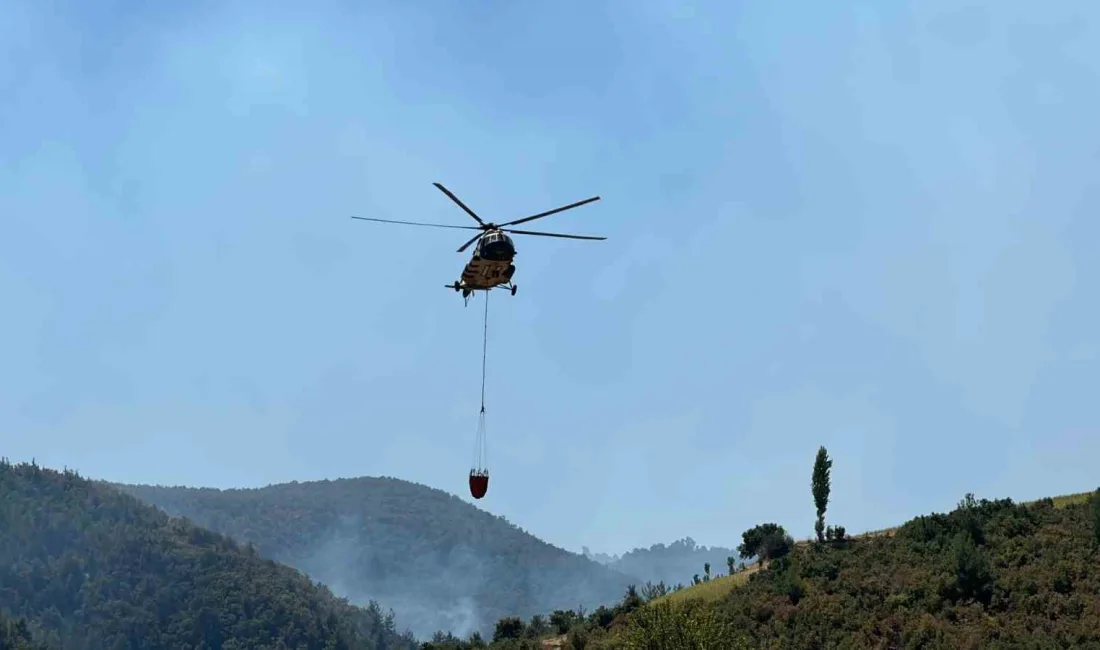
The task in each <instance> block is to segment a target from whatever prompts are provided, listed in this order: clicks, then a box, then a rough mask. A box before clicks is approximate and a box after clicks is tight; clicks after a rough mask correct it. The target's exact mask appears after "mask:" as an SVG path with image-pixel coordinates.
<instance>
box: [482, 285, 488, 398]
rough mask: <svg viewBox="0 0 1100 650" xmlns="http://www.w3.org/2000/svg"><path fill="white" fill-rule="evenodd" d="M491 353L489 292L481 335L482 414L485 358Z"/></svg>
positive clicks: (486, 298) (486, 294) (486, 296)
mask: <svg viewBox="0 0 1100 650" xmlns="http://www.w3.org/2000/svg"><path fill="white" fill-rule="evenodd" d="M488 351H489V292H488V291H486V292H485V322H484V325H483V326H482V334H481V412H482V413H484V412H485V358H486V356H487V355H488Z"/></svg>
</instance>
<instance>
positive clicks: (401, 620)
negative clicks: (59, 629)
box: [119, 478, 634, 638]
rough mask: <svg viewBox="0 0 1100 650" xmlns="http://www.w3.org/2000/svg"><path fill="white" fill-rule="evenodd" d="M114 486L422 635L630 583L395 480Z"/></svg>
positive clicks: (475, 626) (448, 498) (605, 598)
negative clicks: (376, 604) (378, 607)
mask: <svg viewBox="0 0 1100 650" xmlns="http://www.w3.org/2000/svg"><path fill="white" fill-rule="evenodd" d="M119 487H120V488H121V489H123V490H125V491H127V492H129V493H130V494H132V495H134V496H136V497H138V498H140V499H142V500H144V501H146V502H148V503H152V504H155V505H157V506H159V507H161V508H163V509H164V510H165V511H167V512H169V513H172V514H182V515H185V516H186V517H188V518H189V519H191V520H193V521H195V522H196V523H198V524H200V525H202V526H206V527H209V528H211V529H212V530H216V531H218V532H222V533H225V534H227V535H230V536H232V537H234V538H236V539H238V540H241V541H249V542H252V543H254V544H255V545H256V548H257V550H258V551H259V552H260V553H261V554H262V555H264V556H265V557H270V558H273V559H276V560H278V561H280V562H285V563H287V564H289V565H291V566H294V567H297V568H299V569H301V570H302V571H305V572H307V573H308V574H309V575H310V576H311V577H313V578H314V579H316V580H319V581H321V582H324V583H325V584H327V585H329V586H330V587H331V588H332V589H333V590H334V591H335V592H336V593H338V594H340V595H342V596H345V597H347V598H349V599H351V600H353V601H360V600H363V599H366V598H374V599H377V600H379V601H380V602H384V603H386V606H387V607H392V608H393V609H394V611H395V612H396V614H397V622H398V624H399V625H400V626H402V627H404V626H406V625H407V626H409V627H410V628H411V629H412V631H413V632H414V633H416V634H417V636H418V637H422V638H423V637H426V636H430V635H431V634H432V632H435V631H437V630H450V631H454V632H455V633H458V634H467V633H469V632H470V631H472V630H480V631H481V632H482V633H483V634H486V633H491V632H492V626H493V624H495V623H496V621H497V620H499V619H501V618H503V617H506V616H512V615H517V616H523V617H529V616H531V615H533V614H537V613H542V612H547V611H552V610H555V609H560V608H575V607H578V606H582V605H583V606H585V607H588V608H592V607H595V606H597V605H599V604H601V603H605V602H610V601H615V600H617V599H619V598H621V597H622V594H623V593H624V592H625V590H626V586H627V584H629V583H630V582H633V581H634V579H632V578H630V577H628V576H626V575H623V574H622V573H620V572H617V571H613V570H611V569H608V568H606V567H604V566H602V565H600V564H598V563H596V562H592V561H591V560H588V559H586V558H584V557H583V556H581V555H578V554H575V553H569V552H567V551H565V550H563V549H560V548H557V547H555V546H552V545H550V544H547V543H546V542H543V541H542V540H540V539H538V538H536V537H534V536H532V535H530V534H528V533H526V532H524V531H522V530H520V529H519V528H518V527H516V526H514V525H512V524H510V523H508V522H507V521H506V520H504V519H503V518H501V517H496V516H493V515H491V514H489V513H486V512H484V511H482V510H480V509H478V508H475V507H474V506H472V505H470V504H469V503H466V502H465V501H463V500H462V499H460V498H458V497H456V496H454V495H451V494H448V493H446V492H443V491H441V490H436V489H432V488H428V487H426V486H423V485H418V484H414V483H409V482H407V481H401V480H397V479H391V478H355V479H339V480H326V481H316V482H307V483H298V482H294V483H286V484H281V485H273V486H269V487H266V488H260V489H236V490H215V489H200V488H183V487H153V486H119Z"/></svg>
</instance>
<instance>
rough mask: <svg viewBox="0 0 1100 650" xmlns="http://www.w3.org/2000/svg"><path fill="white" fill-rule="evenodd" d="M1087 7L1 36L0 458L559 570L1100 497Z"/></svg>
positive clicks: (433, 6)
mask: <svg viewBox="0 0 1100 650" xmlns="http://www.w3.org/2000/svg"><path fill="white" fill-rule="evenodd" d="M1098 18H1100V6H1097V5H1096V4H1095V3H1089V2H1084V1H1079V2H1061V3H1052V4H1048V5H1046V6H1043V7H1041V8H1040V6H1039V5H1037V4H1036V3H1032V2H1023V1H1016V2H1009V1H1000V2H996V3H992V2H991V3H986V4H985V6H984V7H983V6H982V5H981V4H977V3H974V4H969V5H966V4H961V3H958V2H946V1H942V2H940V1H935V2H933V1H927V0H924V1H921V2H916V1H914V2H892V3H879V2H871V1H869V0H868V1H860V2H855V1H852V2H846V3H841V4H837V3H832V4H830V5H828V6H827V7H826V6H823V5H820V3H808V2H806V3H799V4H798V5H797V6H795V5H787V6H786V8H784V9H781V8H779V7H778V6H775V5H774V4H768V3H750V2H732V1H729V0H726V1H717V0H716V1H715V2H710V3H685V2H672V1H671V0H668V1H664V0H662V1H658V0H652V1H647V2H644V3H643V2H629V3H628V2H618V3H610V2H608V3H581V2H553V3H550V2H545V3H512V2H503V1H496V2H480V3H463V2H453V1H452V2H436V3H404V2H388V3H379V2H375V3H352V2H323V1H322V2H315V3H308V5H307V4H306V3H260V2H194V3H186V4H180V5H172V6H171V7H168V6H166V5H165V6H159V5H158V6H155V7H154V6H148V7H145V6H142V7H140V8H138V7H136V5H133V4H128V3H122V2H114V3H107V2H103V3H95V4H94V6H92V5H91V4H88V3H79V2H45V1H40V0H34V1H31V0H15V1H14V2H12V1H9V2H7V3H5V10H4V12H2V13H0V96H3V97H4V100H3V101H2V102H0V218H2V223H3V225H4V228H3V234H2V236H0V296H2V297H3V300H4V303H5V305H4V310H3V318H2V319H0V359H2V360H3V363H2V364H0V432H2V434H0V435H2V437H0V446H2V449H3V450H2V452H0V453H3V454H4V455H6V456H8V457H9V458H12V459H14V460H29V459H31V458H32V457H34V458H36V459H37V460H38V462H40V463H43V464H46V465H48V466H54V467H61V466H68V467H73V468H76V469H78V470H80V471H81V472H82V473H83V474H85V475H89V476H94V477H102V478H107V479H111V480H119V481H130V482H149V483H162V484H188V485H208V486H218V487H227V486H258V485H264V484H268V483H273V482H282V481H289V480H312V479H321V478H326V477H327V478H335V477H346V476H359V475H386V476H396V477H400V478H404V479H408V480H413V481H417V482H421V483H426V484H428V485H432V486H434V487H439V488H442V489H445V490H448V491H452V492H456V493H458V494H460V495H463V497H464V498H467V499H468V498H469V496H468V493H467V492H466V487H465V476H466V473H467V471H468V469H469V463H470V460H471V458H472V456H473V445H474V436H475V427H476V423H477V409H478V396H479V395H478V394H479V380H480V378H479V370H480V368H479V365H480V355H481V349H480V333H481V332H480V330H481V303H480V300H482V298H479V299H478V300H477V301H474V302H471V304H470V307H469V308H466V309H464V308H463V306H462V301H461V298H459V297H457V296H456V295H455V294H454V293H452V292H450V291H448V290H445V289H443V287H442V285H443V284H445V283H448V282H450V281H452V280H454V279H455V278H456V277H458V274H459V272H460V270H461V268H462V265H463V264H464V262H465V261H466V259H467V255H465V254H463V255H459V254H456V253H455V252H454V249H455V248H456V247H457V246H458V245H459V244H460V243H461V242H462V241H463V235H462V233H461V232H458V231H448V230H442V229H439V230H429V229H418V228H412V227H403V226H389V225H383V224H371V223H367V222H359V221H353V220H351V219H349V218H348V217H349V216H350V215H352V214H357V215H363V216H373V217H379V218H389V219H413V220H425V221H441V222H445V223H454V224H459V225H465V224H467V223H468V222H469V219H468V217H466V216H465V215H464V214H463V213H462V212H461V211H460V210H459V209H458V208H457V207H456V206H454V205H453V204H451V203H450V202H449V201H448V200H447V199H446V197H445V196H443V195H442V194H441V193H439V192H438V191H437V190H436V189H435V188H433V187H432V185H431V183H432V182H433V181H439V182H442V183H444V184H446V185H447V186H448V187H450V188H451V189H452V190H453V191H455V192H456V193H457V194H458V196H460V197H461V198H462V199H463V200H464V201H466V202H467V203H468V204H469V205H470V206H471V207H473V208H474V209H475V210H477V211H478V212H480V213H481V214H482V215H483V216H484V217H486V218H489V219H494V220H497V221H502V220H507V219H510V218H517V217H519V216H523V215H526V214H530V213H534V212H538V211H541V210H545V209H549V208H551V207H555V206H558V205H561V204H564V203H569V202H572V201H575V200H579V199H582V198H585V197H588V196H591V195H595V194H599V195H601V196H602V197H603V200H602V201H600V202H598V203H595V204H591V205H587V206H584V207H582V208H579V209H577V210H575V211H571V212H567V213H564V214H560V215H555V216H553V217H550V218H547V219H546V220H544V221H541V222H539V227H540V228H545V229H550V230H556V231H566V232H576V233H582V234H601V235H605V236H607V237H609V239H608V240H607V241H604V242H577V241H568V240H555V239H548V238H533V237H527V238H518V241H517V245H518V248H519V255H518V257H517V264H518V267H519V270H518V273H517V276H516V282H517V283H518V285H519V287H520V289H519V293H518V294H517V295H516V296H515V297H511V296H508V295H507V294H505V293H497V294H495V295H494V296H493V297H492V299H491V302H490V324H489V328H490V338H491V345H490V349H489V357H488V363H489V377H488V407H487V408H488V442H489V463H490V468H491V472H492V481H491V485H490V491H489V495H488V497H487V498H486V499H485V500H484V501H482V502H480V503H479V505H480V506H481V507H484V508H486V509H488V510H490V511H492V512H494V513H497V514H501V515H504V516H506V517H508V519H510V520H511V521H513V522H515V523H517V524H518V525H520V526H522V527H523V528H525V529H526V530H528V531H530V532H532V533H535V534H537V535H539V536H540V537H542V538H544V539H547V540H548V541H550V542H553V543H555V544H559V545H562V546H565V547H567V548H570V549H572V550H579V549H580V547H581V546H582V545H587V546H589V547H590V548H592V549H593V550H600V551H609V552H622V551H625V550H629V549H630V548H633V547H636V546H648V545H650V544H651V543H654V542H658V541H664V542H668V541H671V540H672V539H675V538H679V537H682V536H685V535H690V536H692V537H693V538H694V539H696V540H697V541H698V542H699V543H702V544H708V545H712V544H724V545H731V546H733V545H736V543H737V542H738V541H739V537H740V533H741V531H742V530H744V529H745V528H747V527H749V526H751V525H753V524H756V523H759V522H761V521H766V520H768V521H778V522H780V523H782V524H784V525H785V526H787V527H788V529H790V530H791V531H792V532H793V533H795V534H796V535H798V536H808V535H810V534H811V533H812V526H813V518H814V512H813V502H812V497H811V494H810V485H809V478H810V470H811V466H812V462H813V458H814V453H815V452H816V450H817V447H818V445H821V444H824V445H826V446H827V447H828V449H829V451H830V452H831V454H832V456H833V457H834V459H835V465H834V476H833V497H832V504H831V507H830V510H829V518H830V520H831V521H834V522H836V523H841V524H844V525H846V526H847V527H848V528H849V530H862V529H867V528H876V527H881V526H886V525H892V524H895V523H898V522H900V521H903V520H905V519H907V518H909V517H911V516H913V515H916V514H919V513H923V512H928V511H931V510H945V509H949V508H951V507H952V506H953V505H954V504H955V503H956V502H957V501H958V500H959V499H960V498H961V497H962V495H963V494H964V493H966V492H968V491H973V492H975V493H976V494H978V495H979V496H988V497H1002V496H1009V497H1013V498H1017V499H1026V498H1034V497H1039V496H1044V495H1048V494H1057V493H1064V492H1071V491H1080V490H1086V489H1091V488H1095V487H1096V486H1097V484H1098V482H1100V479H1098V478H1097V475H1096V471H1095V467H1096V463H1095V459H1096V458H1097V457H1100V405H1098V401H1097V400H1096V399H1095V391H1096V386H1098V385H1100V381H1098V380H1100V371H1098V370H1097V368H1098V362H1100V306H1098V305H1100V303H1098V301H1097V300H1096V296H1097V293H1096V289H1095V286H1096V283H1097V280H1098V279H1100V256H1097V254H1096V251H1097V250H1098V246H1097V242H1098V241H1100V223H1098V219H1097V214H1098V208H1100V183H1098V181H1097V175H1096V168H1097V163H1098V162H1100V130H1098V129H1097V127H1096V115H1098V114H1100V83H1098V82H1100V25H1098V22H1097V20H1098Z"/></svg>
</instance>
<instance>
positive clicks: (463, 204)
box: [432, 183, 485, 226]
mask: <svg viewBox="0 0 1100 650" xmlns="http://www.w3.org/2000/svg"><path fill="white" fill-rule="evenodd" d="M432 185H435V186H436V187H438V188H439V189H440V191H442V192H443V193H444V194H446V195H447V196H449V197H451V200H452V201H454V202H455V203H457V204H458V207H460V208H462V209H463V210H465V211H466V214H468V215H470V216H471V217H473V218H474V221H477V222H478V223H480V224H481V225H483V226H484V225H485V222H484V221H482V220H481V217H479V216H477V215H476V214H474V211H473V210H471V209H470V208H468V207H466V204H465V203H463V202H462V201H459V200H458V197H457V196H455V195H454V194H451V191H450V190H449V189H447V188H445V187H443V186H442V185H441V184H439V183H432Z"/></svg>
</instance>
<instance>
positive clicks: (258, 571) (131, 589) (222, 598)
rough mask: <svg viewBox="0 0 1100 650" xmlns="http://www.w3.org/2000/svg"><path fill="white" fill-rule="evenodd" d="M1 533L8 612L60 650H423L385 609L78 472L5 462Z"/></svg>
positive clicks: (0, 474) (0, 583) (1, 587)
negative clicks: (348, 598)
mask: <svg viewBox="0 0 1100 650" xmlns="http://www.w3.org/2000/svg"><path fill="white" fill-rule="evenodd" d="M0 531H3V534H2V535H0V611H5V612H8V613H10V615H12V616H14V617H18V618H23V619H26V620H27V621H28V624H29V626H30V627H29V629H32V631H34V632H35V636H36V637H37V640H38V641H40V642H43V643H46V644H48V645H49V646H50V647H53V648H59V649H60V648H65V649H73V650H100V649H103V650H115V649H121V648H180V649H186V648H192V649H195V650H197V649H198V648H200V647H202V648H209V649H215V648H224V649H226V650H229V649H237V650H243V649H245V648H248V649H259V648H329V649H333V650H335V649H346V650H353V649H354V650H360V649H361V650H375V649H382V648H410V647H415V646H414V643H413V640H412V639H411V638H409V637H402V636H400V635H398V634H397V633H396V632H395V630H394V628H393V621H392V619H391V618H389V616H387V615H383V613H382V611H381V610H380V608H379V607H378V606H377V605H376V604H374V605H372V606H371V607H369V608H367V609H360V608H356V607H352V606H351V605H349V604H347V603H346V602H344V601H342V600H340V599H337V598H335V597H334V596H333V595H332V594H331V593H330V592H329V591H328V589H327V588H324V587H321V586H319V585H315V584H313V583H312V582H311V581H310V580H309V579H308V578H307V577H306V576H304V575H302V574H301V573H300V572H298V571H296V570H294V569H292V568H290V567H286V566H282V565H279V564H276V563H275V562H273V561H271V560H265V559H262V558H260V557H259V556H258V555H257V554H256V553H255V551H254V550H251V549H249V548H247V547H241V546H239V545H238V544H237V543H235V542H234V541H232V540H230V539H229V538H227V537H224V536H222V535H218V534H215V533H213V532H210V531H208V530H204V529H202V528H199V527H197V526H194V525H192V524H191V523H189V522H187V521H185V520H180V519H172V518H170V517H168V516H167V515H165V514H164V513H163V512H160V511H158V510H157V509H155V508H153V507H151V506H149V505H146V504H143V503H141V502H139V501H138V500H137V499H135V498H133V497H131V496H129V495H125V494H122V493H120V492H118V491H117V490H114V489H112V488H110V487H108V486H106V485H104V484H101V483H95V482H92V481H88V480H86V479H83V478H81V477H79V476H78V475H76V474H75V473H73V472H56V471H52V470H48V469H43V468H41V467H38V466H37V465H34V464H22V465H12V464H10V463H8V462H6V461H3V462H0ZM17 634H18V631H16V632H13V633H12V634H9V636H12V637H13V638H14V636H13V635H17Z"/></svg>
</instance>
